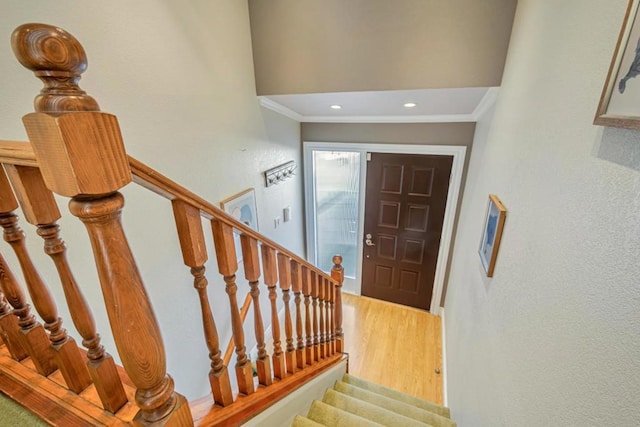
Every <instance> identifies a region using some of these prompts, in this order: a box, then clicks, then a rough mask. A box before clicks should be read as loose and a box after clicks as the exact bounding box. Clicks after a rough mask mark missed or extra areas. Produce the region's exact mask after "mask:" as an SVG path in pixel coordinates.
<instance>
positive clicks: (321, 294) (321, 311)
mask: <svg viewBox="0 0 640 427" xmlns="http://www.w3.org/2000/svg"><path fill="white" fill-rule="evenodd" d="M316 280H317V284H318V312H319V319H318V329H319V330H320V336H319V337H318V347H319V353H320V358H321V359H324V358H325V357H326V354H325V346H324V341H325V334H324V327H325V322H324V286H323V282H324V279H323V278H322V276H321V275H320V274H317V275H316Z"/></svg>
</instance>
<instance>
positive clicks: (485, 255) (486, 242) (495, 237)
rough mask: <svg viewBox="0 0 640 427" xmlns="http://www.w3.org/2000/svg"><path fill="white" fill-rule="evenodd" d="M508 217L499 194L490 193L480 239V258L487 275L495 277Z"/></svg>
mask: <svg viewBox="0 0 640 427" xmlns="http://www.w3.org/2000/svg"><path fill="white" fill-rule="evenodd" d="M506 218H507V210H506V209H505V207H504V206H503V204H502V202H500V199H498V196H496V195H495V194H489V202H488V203H487V210H486V213H485V219H484V228H483V231H482V239H481V240H480V248H479V249H478V253H479V254H480V260H481V261H482V266H483V267H484V271H485V272H486V273H487V277H493V270H494V269H495V266H496V258H497V257H498V249H499V248H500V240H501V239H502V230H503V228H504V222H505V219H506Z"/></svg>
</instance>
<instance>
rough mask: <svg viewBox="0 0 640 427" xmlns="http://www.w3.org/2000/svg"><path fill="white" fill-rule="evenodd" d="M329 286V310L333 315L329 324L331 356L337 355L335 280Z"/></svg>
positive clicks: (330, 281)
mask: <svg viewBox="0 0 640 427" xmlns="http://www.w3.org/2000/svg"><path fill="white" fill-rule="evenodd" d="M328 286H329V298H330V299H329V303H330V308H329V313H330V314H331V321H330V322H329V328H330V329H329V331H330V333H331V341H330V344H331V354H332V355H334V354H336V336H335V331H336V323H335V322H336V318H335V311H334V310H335V302H336V292H335V287H334V283H333V280H329V282H328Z"/></svg>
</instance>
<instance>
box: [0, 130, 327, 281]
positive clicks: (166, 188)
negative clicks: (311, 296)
mask: <svg viewBox="0 0 640 427" xmlns="http://www.w3.org/2000/svg"><path fill="white" fill-rule="evenodd" d="M128 157H129V165H130V167H131V173H132V175H133V181H134V182H135V183H137V184H138V185H140V186H142V187H144V188H146V189H148V190H151V191H153V192H154V193H156V194H158V195H160V196H162V197H164V198H166V199H168V200H175V199H179V200H182V201H183V202H185V203H187V204H188V205H191V206H193V207H195V208H197V209H199V210H200V214H201V215H202V216H203V217H205V218H207V219H214V218H215V219H217V220H219V221H221V222H223V223H225V224H227V225H229V226H231V227H233V228H235V229H236V230H239V231H241V232H242V233H244V234H247V235H248V236H250V237H252V238H254V239H256V240H257V241H259V242H261V243H264V244H266V245H268V246H271V247H272V248H273V249H275V250H276V251H278V252H279V253H281V254H284V255H286V256H288V257H289V258H291V259H292V260H295V261H297V262H298V263H300V264H301V265H303V266H305V267H307V268H308V269H309V270H311V271H314V272H315V273H316V274H319V275H320V276H322V277H324V278H327V279H329V280H331V281H332V282H334V283H336V282H335V281H334V280H333V279H332V278H331V276H330V275H329V274H327V273H325V272H323V271H322V270H320V269H319V268H317V267H315V266H314V265H312V264H310V263H309V262H308V261H306V260H305V259H303V258H301V257H300V256H298V255H296V254H294V253H293V252H291V251H289V250H288V249H287V248H285V247H283V246H281V245H279V244H278V243H276V242H274V241H273V240H271V239H269V238H267V237H265V236H263V235H262V234H260V233H258V232H256V231H255V230H253V229H252V228H250V227H249V226H248V225H246V224H244V223H242V222H240V221H238V220H237V219H235V218H234V217H232V216H231V215H229V214H228V213H226V212H225V211H223V210H222V209H220V208H219V207H217V206H215V205H214V204H212V203H210V202H208V201H207V200H205V199H203V198H202V197H200V196H198V195H197V194H195V193H193V192H191V191H189V190H187V189H186V188H184V187H183V186H181V185H180V184H178V183H176V182H175V181H173V180H171V179H170V178H167V177H166V176H164V175H162V174H161V173H159V172H158V171H156V170H154V169H153V168H151V167H149V166H147V165H146V164H144V163H143V162H141V161H139V160H137V159H135V158H133V157H131V156H128ZM0 163H9V164H14V165H21V166H34V167H37V166H38V162H37V160H36V156H35V153H34V152H33V148H31V144H29V143H28V142H24V141H3V140H0Z"/></svg>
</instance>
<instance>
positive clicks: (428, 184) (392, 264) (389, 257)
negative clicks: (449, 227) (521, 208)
mask: <svg viewBox="0 0 640 427" xmlns="http://www.w3.org/2000/svg"><path fill="white" fill-rule="evenodd" d="M452 164H453V157H452V156H435V155H413V154H383V153H371V160H370V161H369V162H368V163H367V178H366V188H367V189H366V195H365V214H364V216H365V219H364V234H365V244H364V254H363V255H364V256H363V268H362V272H363V274H362V294H363V295H365V296H369V297H373V298H378V299H382V300H386V301H390V302H395V303H399V304H404V305H409V306H412V307H417V308H422V309H425V310H428V309H429V307H430V304H431V294H432V292H433V280H434V277H435V271H436V261H437V259H438V249H439V247H440V237H441V234H442V225H443V222H444V212H445V207H446V204H447V193H448V191H449V178H450V175H451V166H452Z"/></svg>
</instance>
